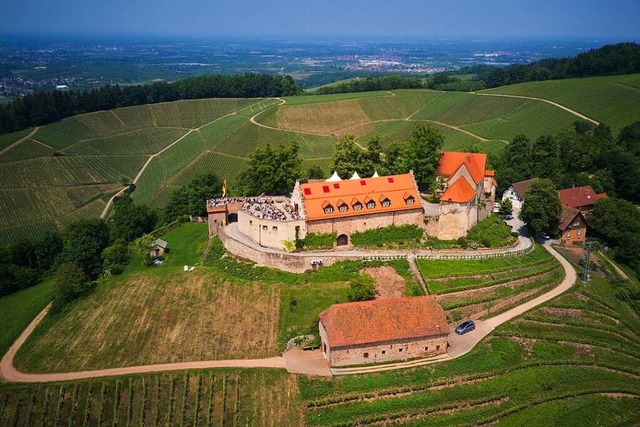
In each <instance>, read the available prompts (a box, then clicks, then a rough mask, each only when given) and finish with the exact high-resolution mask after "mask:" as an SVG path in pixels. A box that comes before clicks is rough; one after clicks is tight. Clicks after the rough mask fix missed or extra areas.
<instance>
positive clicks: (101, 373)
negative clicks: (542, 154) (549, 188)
mask: <svg viewBox="0 0 640 427" xmlns="http://www.w3.org/2000/svg"><path fill="white" fill-rule="evenodd" d="M544 247H545V249H547V250H548V251H549V252H550V253H551V255H553V256H554V257H555V258H556V259H557V260H558V261H559V262H560V264H561V265H562V267H563V269H564V271H565V277H564V279H563V280H562V282H561V283H560V284H559V285H558V286H556V287H555V288H553V289H552V290H550V291H549V292H546V293H544V294H542V295H540V296H539V297H537V298H535V299H533V300H531V301H528V302H525V303H523V304H521V305H519V306H517V307H515V308H512V309H511V310H508V311H506V312H504V313H502V314H499V315H497V316H494V317H491V318H489V319H487V320H484V321H482V320H479V321H476V330H475V331H473V332H470V333H468V334H466V335H456V334H455V333H453V332H452V333H451V334H450V335H449V343H450V348H449V351H448V353H447V354H444V355H439V356H436V357H431V358H427V359H419V360H412V361H408V362H400V363H394V364H388V365H378V366H368V367H359V368H335V369H331V370H329V368H328V366H326V362H324V363H325V366H323V365H322V364H323V359H322V357H321V353H320V352H319V350H316V351H313V352H303V351H300V350H292V351H293V353H291V351H290V352H288V353H286V354H285V355H284V356H281V357H270V358H264V359H230V360H204V361H196V362H181V363H166V364H159V365H142V366H127V367H122V368H112V369H99V370H94V371H80V372H63V373H51V374H29V373H23V372H20V371H18V370H17V369H16V368H15V366H13V360H14V357H15V355H16V353H17V352H18V350H19V349H20V347H22V345H23V344H24V343H25V341H26V340H27V338H29V336H30V335H31V333H32V332H33V331H34V330H35V329H36V327H37V326H38V324H39V323H40V322H41V321H42V319H43V318H44V317H45V316H46V314H47V312H48V311H49V307H47V308H45V309H44V310H43V311H42V312H40V314H38V316H36V318H35V319H33V321H32V322H31V323H30V324H29V326H28V327H27V328H26V329H25V330H24V331H23V332H22V334H20V336H19V337H18V339H17V340H16V341H15V342H14V343H13V345H12V346H11V347H10V348H9V351H7V353H6V354H5V355H4V357H3V358H2V360H1V361H0V376H1V377H2V378H3V379H4V380H5V381H8V382H16V383H45V382H55V381H71V380H81V379H87V378H102V377H111V376H118V375H131V374H145V373H153V372H166V371H180V370H188V369H210V368H275V369H287V370H288V371H290V372H294V373H306V374H312V375H332V374H333V375H348V374H362V373H369V372H379V371H387V370H393V369H403V368H409V367H415V366H421V365H428V364H433V363H439V362H445V361H448V360H452V359H455V358H458V357H461V356H463V355H465V354H467V353H468V352H470V351H471V350H472V349H473V348H474V347H475V346H476V345H477V344H478V343H479V342H480V341H481V340H482V339H483V338H484V337H486V336H487V335H488V334H489V333H491V331H493V330H494V329H495V328H497V327H498V326H499V325H501V324H503V323H505V322H508V321H509V320H511V319H513V318H515V317H517V316H519V315H521V314H523V313H524V312H526V311H528V310H531V309H533V308H535V307H537V306H539V305H540V304H543V303H545V302H547V301H549V300H550V299H552V298H555V297H557V296H558V295H560V294H562V293H563V292H566V291H567V290H568V289H570V288H571V286H573V284H574V283H575V282H576V279H577V274H576V271H575V270H574V268H573V267H572V266H571V264H570V263H569V262H568V261H567V260H566V259H565V258H564V257H562V256H561V255H560V254H559V253H558V252H557V251H556V250H555V249H553V248H552V247H551V246H549V245H548V244H547V245H545V246H544Z"/></svg>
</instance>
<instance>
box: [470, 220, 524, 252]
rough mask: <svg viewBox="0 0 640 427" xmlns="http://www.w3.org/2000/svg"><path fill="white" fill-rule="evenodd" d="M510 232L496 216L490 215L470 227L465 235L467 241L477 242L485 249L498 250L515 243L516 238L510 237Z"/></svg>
mask: <svg viewBox="0 0 640 427" xmlns="http://www.w3.org/2000/svg"><path fill="white" fill-rule="evenodd" d="M511 231H512V230H511V228H510V227H509V226H508V225H507V224H505V223H504V221H503V220H501V219H500V218H499V217H498V216H497V215H491V216H490V217H488V218H486V219H484V220H482V221H480V222H479V223H477V224H476V225H474V226H473V227H471V229H470V230H469V232H468V233H467V240H468V241H473V242H478V243H480V245H481V246H484V247H487V248H500V247H503V246H509V245H513V244H514V243H515V242H516V237H514V236H512V235H511Z"/></svg>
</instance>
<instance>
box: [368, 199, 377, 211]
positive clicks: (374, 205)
mask: <svg viewBox="0 0 640 427" xmlns="http://www.w3.org/2000/svg"><path fill="white" fill-rule="evenodd" d="M375 207H376V202H374V201H373V200H370V201H368V202H367V209H373V208H375Z"/></svg>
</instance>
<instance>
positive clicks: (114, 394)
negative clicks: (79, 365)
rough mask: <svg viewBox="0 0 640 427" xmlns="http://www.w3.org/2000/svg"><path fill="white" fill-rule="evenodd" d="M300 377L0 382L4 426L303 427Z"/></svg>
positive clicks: (221, 374) (249, 373)
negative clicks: (22, 383)
mask: <svg viewBox="0 0 640 427" xmlns="http://www.w3.org/2000/svg"><path fill="white" fill-rule="evenodd" d="M301 418H302V415H301V412H300V402H299V397H298V391H297V384H296V380H295V377H294V376H292V375H289V374H288V373H286V372H285V371H281V370H255V369H247V370H229V369H224V370H203V371H197V372H176V373H168V374H155V375H141V376H132V377H116V378H107V379H104V380H89V381H77V382H65V383H60V384H55V383H54V384H44V385H10V384H2V385H0V425H3V426H35V425H44V426H60V425H68V426H72V425H76V426H83V425H84V426H116V425H129V426H133V425H139V426H161V425H162V426H165V425H166V426H174V425H181V426H187V425H190V426H195V425H251V426H298V425H301V423H302V419H301Z"/></svg>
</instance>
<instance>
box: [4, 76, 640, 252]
mask: <svg viewBox="0 0 640 427" xmlns="http://www.w3.org/2000/svg"><path fill="white" fill-rule="evenodd" d="M639 79H640V77H639V76H638V75H632V76H618V77H610V78H609V77H607V78H591V79H574V80H562V81H549V82H536V83H527V84H524V85H515V86H508V87H503V88H498V89H493V90H491V91H483V92H482V93H483V94H482V95H481V94H475V93H455V92H438V91H432V90H396V91H380V92H365V93H347V94H336V95H306V96H297V97H289V98H286V99H204V100H189V101H178V102H169V103H162V104H153V105H143V106H137V107H127V108H120V109H115V110H112V111H100V112H95V113H90V114H83V115H79V116H75V117H70V118H68V119H65V120H62V121H60V122H58V123H53V124H51V125H47V126H43V127H41V128H39V129H38V130H37V132H35V134H33V135H31V136H30V137H29V138H26V139H25V140H24V141H22V142H21V143H19V144H17V145H15V146H13V147H11V148H10V149H8V150H6V151H4V152H3V153H2V154H0V165H2V168H0V214H2V215H3V217H2V218H1V219H0V221H1V223H2V228H0V242H8V241H12V240H15V239H17V238H20V237H24V236H36V235H38V234H39V233H42V232H43V231H44V230H51V229H53V228H55V227H59V226H61V225H64V224H65V223H68V222H69V221H70V220H72V219H74V218H80V217H85V216H92V215H96V214H97V213H100V212H101V211H102V209H103V208H104V206H105V205H106V203H107V201H108V199H109V198H110V197H111V196H112V195H113V194H114V193H115V192H117V191H118V190H119V188H122V185H123V184H122V182H124V181H135V183H136V186H137V189H136V191H135V192H134V193H133V194H134V198H136V199H137V200H138V201H140V202H146V203H150V204H152V205H154V206H162V205H163V204H164V203H166V201H167V200H168V198H169V196H170V194H171V192H172V191H173V190H174V189H176V188H178V187H179V186H180V185H182V184H183V183H184V182H186V180H188V179H189V177H192V176H194V175H195V174H196V173H199V172H209V171H210V172H214V173H216V174H218V175H219V177H220V178H221V179H227V181H228V183H229V189H230V191H231V193H232V194H233V193H234V192H236V191H237V186H236V185H235V184H237V182H236V179H237V177H238V175H239V174H240V173H241V172H242V170H243V168H244V167H245V164H246V160H247V158H248V157H249V155H250V154H251V153H252V152H253V151H254V150H255V149H256V148H258V147H264V146H265V145H266V144H279V143H289V142H293V141H295V142H297V143H298V144H299V145H300V155H301V157H302V159H303V166H304V167H305V168H308V167H310V166H320V167H321V168H322V169H323V170H324V171H325V173H327V174H328V173H330V171H329V170H328V169H329V165H330V159H331V156H332V154H333V151H334V146H335V142H336V138H337V137H339V136H342V135H344V134H346V133H353V134H354V135H356V136H357V137H358V138H359V141H360V143H362V144H363V145H364V144H365V143H366V142H367V141H368V140H369V139H370V138H372V137H375V136H378V137H380V139H381V142H382V144H383V146H388V145H390V144H392V143H395V142H403V141H406V140H408V139H409V138H410V136H411V133H412V132H413V130H414V129H415V127H416V126H417V125H418V124H428V125H431V126H434V127H436V128H437V129H439V130H440V131H441V132H442V133H443V134H444V136H445V149H449V150H465V149H467V148H469V147H470V146H471V145H476V144H477V145H479V146H480V147H481V148H482V149H483V150H484V151H486V152H488V153H490V154H497V153H499V152H501V150H502V149H503V148H504V145H505V144H507V143H508V141H509V140H510V139H511V138H513V136H515V135H517V134H520V133H524V134H526V135H528V136H529V137H530V138H532V139H533V138H536V137H538V136H539V135H542V134H549V133H556V132H558V131H560V130H563V129H567V128H569V127H570V126H572V124H573V122H574V121H575V120H576V118H577V117H576V116H575V115H573V114H571V113H570V112H567V111H565V110H563V109H561V108H559V107H557V106H554V105H550V104H549V103H546V102H543V101H540V100H532V99H522V98H509V97H501V96H487V94H492V93H496V94H511V93H512V94H515V95H525V96H540V97H542V98H545V99H551V100H555V101H557V102H560V103H562V104H564V105H567V106H569V107H571V108H575V109H576V110H577V111H578V112H581V113H583V114H586V115H588V116H591V117H593V118H594V119H596V120H601V121H605V122H607V124H610V125H612V127H613V128H614V129H619V128H620V127H622V126H623V125H626V124H629V123H631V122H632V121H634V120H635V119H636V118H637V117H638V116H639V115H640V107H638V105H640V98H639V97H640V95H639V93H640V92H638V88H639V87H640V83H639V82H640V80H639ZM594 99H597V100H598V102H593V100H594ZM30 132H31V130H25V131H21V132H16V133H14V134H10V135H3V136H0V150H3V149H6V148H8V147H10V146H11V145H12V144H13V143H14V142H16V141H19V140H21V139H22V138H24V137H26V136H28V135H29V133H30ZM145 165H146V168H145ZM143 168H145V169H144V172H142V170H143ZM141 172H142V173H141ZM78 186H84V187H87V189H90V192H91V197H87V198H86V199H85V200H84V203H81V204H70V203H68V202H67V201H65V200H61V201H59V200H57V199H56V198H55V197H54V196H53V195H54V194H58V193H59V191H58V190H60V188H63V187H64V188H66V187H73V188H76V187H78ZM56 189H57V190H56ZM17 194H21V195H24V197H22V196H21V197H17V196H16V195H17ZM21 200H24V203H21ZM52 207H53V208H52Z"/></svg>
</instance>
